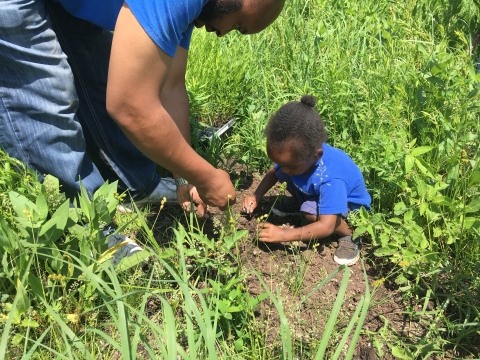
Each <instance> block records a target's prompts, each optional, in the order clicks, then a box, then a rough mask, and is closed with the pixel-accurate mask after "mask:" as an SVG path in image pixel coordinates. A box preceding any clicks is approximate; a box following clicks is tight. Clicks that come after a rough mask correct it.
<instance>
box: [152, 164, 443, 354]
mask: <svg viewBox="0 0 480 360" xmlns="http://www.w3.org/2000/svg"><path fill="white" fill-rule="evenodd" d="M231 177H232V180H234V181H235V180H238V186H237V202H236V204H235V205H233V208H232V210H233V214H235V215H234V217H235V219H236V227H237V228H238V229H242V230H248V238H247V239H243V240H242V241H241V243H240V244H239V245H240V246H239V252H240V253H239V254H237V255H238V257H239V259H240V261H241V262H242V263H243V268H244V269H245V276H246V279H247V286H248V291H249V292H250V293H251V295H252V296H256V295H259V294H261V293H264V292H265V288H264V285H262V284H261V282H260V281H259V279H258V277H257V276H256V275H255V273H254V272H252V270H254V271H255V272H256V273H258V274H260V275H261V277H262V279H263V281H264V282H265V284H267V286H268V287H269V289H270V290H271V291H272V293H274V294H277V295H279V297H281V299H282V307H283V311H284V312H285V315H286V317H287V319H288V322H289V326H290V331H291V334H292V337H293V338H295V339H297V340H298V342H299V343H301V344H302V347H308V346H312V348H315V346H316V344H318V342H319V339H321V336H322V333H323V330H324V327H325V324H326V323H327V321H328V318H329V316H330V313H331V309H332V307H333V304H334V301H335V299H336V296H337V292H338V289H339V287H340V283H341V281H342V276H343V271H342V272H340V273H339V274H337V275H336V277H334V278H333V279H332V280H330V281H329V282H328V283H326V284H325V285H324V286H323V287H321V288H320V289H318V290H317V291H315V292H314V293H313V294H312V295H311V296H309V297H308V299H307V300H305V301H304V302H303V303H302V304H301V305H300V306H299V303H300V302H302V300H304V299H305V297H306V296H307V295H309V294H311V292H312V291H313V290H314V289H315V288H316V287H317V285H318V284H319V283H321V282H322V281H323V280H324V279H325V278H326V277H327V276H328V275H329V274H331V273H332V272H334V271H335V270H336V269H337V268H338V265H337V264H336V263H335V262H334V261H333V254H334V252H335V247H336V239H335V238H333V237H332V238H327V239H322V240H320V241H318V242H306V243H303V242H299V243H295V244H292V243H282V244H269V245H268V246H267V245H266V244H264V243H261V242H258V241H257V225H258V221H257V219H258V218H259V217H260V216H262V215H264V214H267V213H269V212H270V209H271V207H272V205H273V203H274V201H275V199H276V198H277V195H278V194H279V190H280V189H279V186H277V187H275V188H273V189H272V190H271V191H270V192H269V193H268V194H267V195H266V196H265V197H264V199H263V200H262V202H261V204H260V206H259V207H258V208H257V209H256V210H255V211H254V213H253V214H252V215H246V214H242V213H241V212H240V207H241V203H242V200H243V198H244V197H245V196H248V195H252V194H253V192H254V190H255V189H256V188H257V186H258V184H259V182H260V181H261V174H258V173H256V174H250V175H249V174H246V173H245V172H244V171H236V172H233V173H232V174H231ZM287 195H288V193H287ZM209 214H210V218H209V219H208V220H207V221H205V223H204V227H203V231H204V233H206V234H208V235H209V238H216V237H218V224H221V223H222V221H224V220H225V215H224V213H222V212H221V211H219V210H218V209H215V208H212V209H209ZM157 215H158V214H157V213H155V212H153V213H152V217H155V218H156V221H155V233H156V238H157V239H158V241H159V242H165V241H168V239H171V234H169V229H171V227H172V225H174V224H175V221H177V220H178V219H180V220H179V221H180V222H182V220H181V219H185V216H184V214H183V211H182V210H181V209H180V207H179V206H175V205H170V206H166V207H165V208H164V209H163V210H162V216H157ZM268 221H269V222H271V223H273V224H276V225H278V226H284V227H292V226H301V225H302V219H301V217H299V216H290V217H285V218H281V217H277V216H275V215H273V214H271V215H270V217H269V218H268ZM382 264H385V262H384V261H379V259H376V258H375V257H374V256H373V255H372V249H371V246H370V245H369V243H368V239H367V241H366V242H364V244H363V246H362V261H359V262H358V263H357V264H355V265H353V266H351V267H350V279H349V282H348V287H347V293H346V296H345V299H344V301H343V304H342V310H341V312H340V315H339V317H338V319H337V328H336V332H335V333H334V334H335V335H334V336H333V338H332V340H331V343H332V347H331V349H330V350H332V349H333V350H332V351H335V349H336V347H335V342H337V343H338V342H339V341H340V339H341V335H342V334H343V331H342V329H344V328H345V327H346V326H347V325H348V322H349V321H350V319H351V317H352V314H353V312H354V311H355V309H356V307H357V305H358V302H359V301H360V299H361V297H362V296H363V295H364V294H365V291H366V282H365V274H366V277H367V281H368V286H369V289H370V292H371V293H372V299H371V305H370V309H369V311H368V314H367V318H366V321H365V325H364V327H363V331H362V335H361V337H360V339H359V341H358V343H357V345H356V348H355V356H354V359H362V360H373V359H395V357H394V356H393V355H391V348H390V347H388V346H387V345H385V344H388V342H389V339H388V338H386V337H387V336H388V335H387V334H388V333H389V332H391V331H394V332H395V333H396V334H397V335H398V336H402V337H404V338H405V339H412V341H413V339H414V338H415V339H419V338H421V337H422V336H423V335H424V334H425V332H426V328H427V326H428V325H427V324H428V323H429V321H428V316H427V318H425V320H426V321H425V322H418V320H417V322H411V321H410V319H409V317H408V315H407V313H408V311H407V310H410V311H412V309H414V310H417V311H418V310H419V309H421V306H422V305H421V304H416V303H415V302H410V301H408V300H407V299H405V298H404V297H402V293H401V291H400V290H399V289H398V287H397V286H395V285H394V284H391V283H389V282H388V281H386V282H385V281H382V280H381V279H382V278H384V277H385V275H386V273H387V272H388V270H389V269H386V268H385V266H386V265H382ZM363 266H364V267H363ZM364 269H365V274H364ZM374 284H375V285H376V286H374ZM434 307H435V304H434V303H429V304H428V309H427V310H432V309H434ZM427 313H428V311H427ZM256 314H257V324H258V326H259V327H260V329H261V331H262V332H264V333H265V336H266V338H267V339H268V342H267V343H269V344H272V346H275V344H280V321H279V316H278V312H277V310H276V308H275V306H274V304H273V303H272V301H270V300H269V299H268V298H267V299H266V300H264V301H263V302H262V303H261V305H260V307H259V309H258V311H257V313H256ZM385 329H388V331H385ZM382 334H383V337H382ZM375 339H377V340H379V341H375ZM309 344H310V345H309ZM375 344H380V345H377V346H375ZM348 345H349V341H347V344H346V346H345V349H347V347H348ZM305 353H308V351H306V352H305ZM345 353H346V350H345ZM299 358H305V359H307V358H308V356H305V357H302V355H300V356H299ZM432 358H434V357H432Z"/></svg>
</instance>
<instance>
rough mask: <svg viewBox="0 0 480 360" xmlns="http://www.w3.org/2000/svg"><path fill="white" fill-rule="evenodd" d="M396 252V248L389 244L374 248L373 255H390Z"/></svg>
mask: <svg viewBox="0 0 480 360" xmlns="http://www.w3.org/2000/svg"><path fill="white" fill-rule="evenodd" d="M397 252H398V248H397V247H395V246H393V245H391V244H389V245H386V246H383V247H381V248H379V249H377V250H375V255H377V256H390V255H392V254H396V253H397Z"/></svg>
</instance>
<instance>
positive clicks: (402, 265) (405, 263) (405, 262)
mask: <svg viewBox="0 0 480 360" xmlns="http://www.w3.org/2000/svg"><path fill="white" fill-rule="evenodd" d="M398 265H400V266H401V267H405V266H409V265H410V263H409V262H408V261H406V260H402V261H400V262H399V264H398Z"/></svg>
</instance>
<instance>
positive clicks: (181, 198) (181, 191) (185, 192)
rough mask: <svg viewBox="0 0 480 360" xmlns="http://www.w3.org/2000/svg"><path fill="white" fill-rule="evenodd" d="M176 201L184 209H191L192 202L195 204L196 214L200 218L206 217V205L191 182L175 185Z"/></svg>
mask: <svg viewBox="0 0 480 360" xmlns="http://www.w3.org/2000/svg"><path fill="white" fill-rule="evenodd" d="M177 201H178V205H180V206H181V207H182V209H184V210H185V211H190V210H191V206H192V202H193V205H194V206H195V205H196V206H197V211H196V213H197V216H198V217H201V218H208V212H207V210H208V206H207V204H205V203H204V202H203V200H202V199H201V198H200V195H198V191H197V188H196V187H195V186H193V185H192V184H186V185H181V186H178V187H177Z"/></svg>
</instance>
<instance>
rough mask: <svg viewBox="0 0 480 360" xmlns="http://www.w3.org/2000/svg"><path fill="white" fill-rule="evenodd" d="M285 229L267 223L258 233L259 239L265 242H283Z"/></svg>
mask: <svg viewBox="0 0 480 360" xmlns="http://www.w3.org/2000/svg"><path fill="white" fill-rule="evenodd" d="M284 233H285V229H283V228H281V227H279V226H276V225H273V224H270V223H265V224H264V225H263V227H261V230H260V234H258V240H260V241H263V242H282V241H285V236H284Z"/></svg>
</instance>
